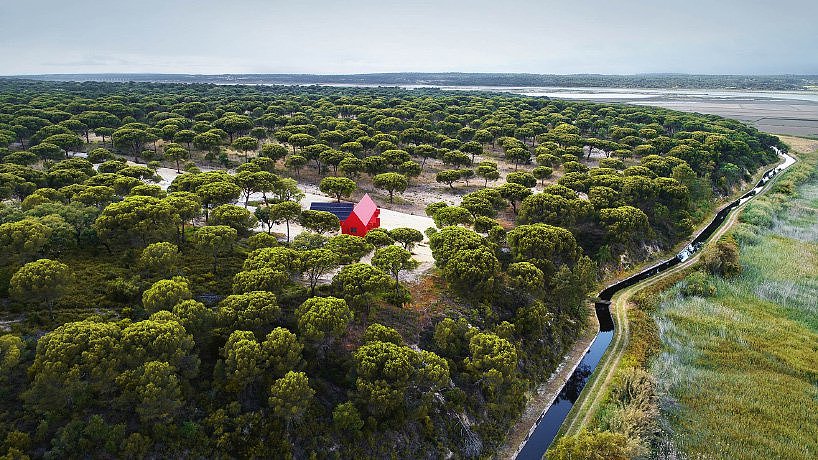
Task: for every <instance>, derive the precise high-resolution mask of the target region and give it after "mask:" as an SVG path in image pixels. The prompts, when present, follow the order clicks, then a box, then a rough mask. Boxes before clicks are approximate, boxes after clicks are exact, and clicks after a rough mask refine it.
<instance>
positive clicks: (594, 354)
mask: <svg viewBox="0 0 818 460" xmlns="http://www.w3.org/2000/svg"><path fill="white" fill-rule="evenodd" d="M773 148H774V149H775V147H773ZM775 150H776V152H777V153H778V154H779V155H780V156H781V157H782V159H783V162H782V163H781V164H780V165H778V166H776V167H775V168H772V169H770V170H769V171H767V172H766V173H764V175H763V176H762V177H761V180H759V181H758V183H757V184H756V186H755V187H754V188H753V189H752V190H750V191H749V192H747V193H745V194H744V195H742V196H741V197H740V198H739V199H737V200H735V201H733V202H732V203H730V204H729V205H727V206H725V207H724V208H722V209H721V210H720V211H719V212H718V213H717V214H716V216H715V217H714V218H713V221H712V222H710V223H709V224H708V225H707V227H705V228H704V229H703V230H702V231H701V232H699V234H698V235H696V237H695V238H694V239H693V241H691V242H690V244H688V245H687V246H686V247H685V248H684V249H683V250H682V251H681V252H680V253H679V254H678V255H676V256H675V257H673V258H671V259H668V260H665V261H663V262H660V263H658V264H656V265H653V266H651V267H649V268H646V269H645V270H643V271H641V272H639V273H637V274H635V275H633V276H630V277H628V278H625V279H624V280H622V281H619V282H618V283H615V284H613V285H611V286H608V287H606V288H605V289H603V290H602V291H600V293H599V294H598V295H597V298H598V301H597V303H596V316H597V318H598V319H599V332H598V333H597V335H596V338H594V341H593V342H592V343H591V347H590V348H589V349H588V351H587V353H586V354H585V356H584V357H583V358H582V360H581V361H580V362H579V365H578V366H577V367H576V369H575V370H574V372H573V374H571V377H570V378H569V379H568V381H567V382H565V385H564V386H563V387H562V390H560V393H559V395H558V396H557V398H556V399H555V400H554V402H553V403H552V404H551V406H550V407H549V408H548V409H547V410H546V411H545V412H543V414H542V415H540V418H539V419H537V422H536V424H535V426H534V427H532V430H531V432H530V433H529V434H528V436H527V437H526V439H525V441H523V445H522V447H521V449H520V450H519V452H518V453H517V455H516V457H515V458H516V459H517V460H540V459H542V457H543V455H544V454H545V451H546V450H548V447H549V446H550V445H551V442H552V441H553V440H554V438H555V437H556V435H557V432H559V429H560V426H561V425H562V422H563V421H564V420H565V418H566V417H567V416H568V412H570V411H571V408H572V407H573V406H574V403H575V402H576V401H577V399H578V398H579V395H580V394H581V393H582V390H583V388H585V384H586V383H587V382H588V379H589V378H590V377H591V375H592V374H593V373H594V371H595V370H596V367H597V365H598V364H599V361H600V360H601V359H602V356H603V355H604V354H605V351H606V350H607V349H608V345H610V344H611V340H612V339H613V334H614V322H613V318H612V317H611V312H610V309H609V306H610V302H611V298H612V297H613V295H614V294H616V292H618V291H620V290H622V289H624V288H626V287H629V286H633V285H634V284H636V283H638V282H641V281H644V280H646V279H648V278H651V277H653V276H656V275H657V274H659V273H662V272H664V271H665V270H667V269H669V268H671V267H673V266H675V265H678V264H680V263H682V262H684V261H685V260H687V259H688V258H690V256H691V255H693V254H694V253H695V252H696V251H698V250H699V249H700V248H701V247H702V246H703V245H704V243H705V242H706V241H707V239H708V238H710V236H711V235H712V234H713V232H715V231H716V229H717V228H719V226H720V225H721V224H722V223H723V222H724V220H725V219H726V218H727V216H728V215H730V212H731V211H733V210H734V209H735V208H736V207H738V206H740V205H742V204H744V203H745V202H746V201H747V200H750V199H751V198H753V197H754V196H756V195H757V194H758V193H760V192H761V191H762V190H763V189H764V187H765V186H766V185H767V182H769V181H770V179H772V178H773V177H775V176H776V175H778V174H779V173H780V172H781V171H783V170H785V169H787V168H789V167H790V166H791V165H792V164H793V163H795V158H793V157H791V156H790V155H788V154H786V153H783V152H781V151H779V150H778V149H775Z"/></svg>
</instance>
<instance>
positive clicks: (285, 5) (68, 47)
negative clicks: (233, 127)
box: [0, 0, 818, 75]
mask: <svg viewBox="0 0 818 460" xmlns="http://www.w3.org/2000/svg"><path fill="white" fill-rule="evenodd" d="M816 18H818V1H816V0H800V1H798V0H768V1H760V0H682V1H678V0H675V1H663V0H650V1H646V0H619V1H614V0H567V1H566V0H562V1H552V0H541V1H535V0H528V1H525V0H493V1H483V0H463V1H461V0H437V1H432V0H430V1H417V0H403V1H391V0H372V1H369V0H361V1H343V0H335V1H320V0H290V1H279V0H195V1H194V0H130V1H122V0H0V75H13V74H35V73H103V72H146V73H147V72H161V73H301V72H303V73H367V72H401V71H418V72H442V71H462V72H532V73H607V74H619V73H625V74H629V73H643V72H682V73H751V74H770V73H772V74H782V73H801V74H805V73H809V74H818V26H816V22H815V21H816Z"/></svg>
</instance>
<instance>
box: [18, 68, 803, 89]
mask: <svg viewBox="0 0 818 460" xmlns="http://www.w3.org/2000/svg"><path fill="white" fill-rule="evenodd" d="M31 78H36V79H42V80H54V81H60V80H66V81H83V80H88V81H109V82H110V81H122V82H127V81H135V82H166V83H222V84H224V83H231V84H235V83H242V84H254V85H255V84H277V85H281V84H286V85H312V84H342V85H392V86H394V85H434V86H509V87H511V86H556V87H569V88H570V87H589V86H590V87H597V88H668V89H673V88H692V89H742V90H769V91H773V90H778V91H783V90H790V91H792V90H795V91H798V90H805V89H808V88H809V87H814V86H816V85H818V76H816V75H695V74H637V75H597V74H574V75H548V74H528V73H459V72H450V73H372V74H353V75H311V74H236V75H229V74H228V75H184V74H80V75H74V74H71V75H60V74H54V75H36V76H32V77H31Z"/></svg>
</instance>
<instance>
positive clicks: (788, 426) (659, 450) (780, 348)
mask: <svg viewBox="0 0 818 460" xmlns="http://www.w3.org/2000/svg"><path fill="white" fill-rule="evenodd" d="M802 160H803V161H802V162H801V164H798V165H796V166H797V167H794V171H792V172H791V173H788V175H787V177H784V178H782V180H781V181H779V183H778V184H777V185H776V187H775V189H774V190H773V193H771V194H769V196H763V197H760V198H759V199H758V200H756V201H755V202H753V203H751V204H750V205H748V207H747V208H746V210H745V211H744V215H743V216H742V223H741V224H739V225H738V226H737V227H736V229H735V230H734V231H733V232H732V233H733V236H734V237H735V239H736V240H737V241H738V243H739V245H740V261H741V265H742V268H743V270H742V273H741V274H740V275H738V276H737V277H735V278H732V279H727V280H725V279H722V278H719V277H717V276H711V275H708V278H707V282H708V283H710V285H711V286H712V287H714V288H715V292H714V293H713V294H712V295H709V296H706V297H701V296H697V295H689V294H688V295H684V293H685V292H688V293H689V290H687V291H686V289H685V287H686V283H687V281H685V280H683V281H681V282H679V283H677V284H676V285H675V286H673V287H672V288H670V289H669V290H667V291H665V292H664V293H662V294H661V302H660V303H659V306H658V309H657V310H656V312H655V317H656V322H657V326H658V331H659V337H660V339H661V343H662V345H661V350H660V352H659V353H658V355H657V356H655V359H653V360H652V361H651V364H650V365H649V370H650V372H651V373H652V374H653V376H654V377H655V379H656V385H657V394H658V396H659V406H660V413H661V416H660V420H659V422H660V425H661V426H662V428H663V429H664V431H666V432H667V433H668V436H667V437H666V438H665V441H666V442H663V443H659V444H660V445H658V446H657V445H654V453H655V454H657V455H658V456H660V457H662V456H666V455H672V454H680V455H678V456H679V457H683V458H734V459H756V458H788V459H797V458H818V174H816V166H815V154H813V155H811V156H806V155H805V156H802ZM798 183H800V184H801V185H799V186H796V185H795V184H798Z"/></svg>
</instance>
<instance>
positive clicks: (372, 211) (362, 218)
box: [310, 194, 381, 236]
mask: <svg viewBox="0 0 818 460" xmlns="http://www.w3.org/2000/svg"><path fill="white" fill-rule="evenodd" d="M310 209H312V210H315V211H327V212H331V213H333V214H335V215H336V216H337V217H338V220H340V221H341V232H342V233H345V234H347V235H356V236H366V234H367V232H369V231H370V230H372V229H373V228H378V227H380V226H381V210H380V208H378V205H376V204H375V202H374V201H373V200H372V198H370V197H369V195H368V194H366V195H364V197H363V198H361V201H359V202H358V204H355V205H353V204H352V203H310Z"/></svg>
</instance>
